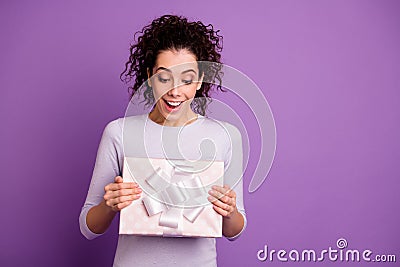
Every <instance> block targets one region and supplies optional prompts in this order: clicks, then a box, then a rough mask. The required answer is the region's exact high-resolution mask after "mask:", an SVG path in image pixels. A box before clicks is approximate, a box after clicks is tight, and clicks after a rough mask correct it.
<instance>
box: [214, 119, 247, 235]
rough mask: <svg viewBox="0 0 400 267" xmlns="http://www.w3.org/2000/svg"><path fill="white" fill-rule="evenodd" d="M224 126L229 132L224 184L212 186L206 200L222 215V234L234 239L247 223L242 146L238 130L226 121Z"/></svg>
mask: <svg viewBox="0 0 400 267" xmlns="http://www.w3.org/2000/svg"><path fill="white" fill-rule="evenodd" d="M225 126H226V132H227V133H228V134H229V136H228V138H227V140H230V143H229V150H228V152H227V155H226V159H225V165H226V167H225V174H224V180H225V182H224V183H225V185H224V186H223V187H221V186H213V187H212V190H210V191H209V194H210V196H209V198H208V200H209V201H210V202H212V204H213V208H214V210H215V211H216V212H218V213H219V214H220V215H222V216H223V222H222V233H223V235H224V236H225V237H227V238H228V239H229V240H234V239H236V238H237V237H239V236H240V234H241V233H242V232H243V230H244V229H245V228H246V224H247V220H246V213H245V210H244V203H243V179H242V176H243V167H242V166H243V148H242V136H241V134H240V131H239V130H238V129H237V128H236V127H235V126H233V125H231V124H228V123H226V124H225ZM232 188H234V190H233V189H232Z"/></svg>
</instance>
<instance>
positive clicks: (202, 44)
mask: <svg viewBox="0 0 400 267" xmlns="http://www.w3.org/2000/svg"><path fill="white" fill-rule="evenodd" d="M218 33H219V30H214V27H213V25H211V24H209V25H207V26H205V25H204V24H203V23H202V22H201V21H196V22H188V20H187V18H185V17H182V16H176V15H164V16H161V17H159V18H157V19H155V20H153V21H152V22H151V24H149V25H147V26H145V27H144V28H143V29H142V30H141V31H138V32H136V33H135V34H134V39H136V35H137V34H139V35H140V36H139V38H138V39H137V42H136V43H135V44H133V45H131V46H130V49H129V51H130V56H129V59H128V61H127V62H126V63H125V70H124V71H123V72H122V73H121V75H120V79H121V80H122V81H124V82H125V83H129V82H130V81H131V80H132V79H134V83H133V85H132V86H129V87H128V91H129V93H130V96H131V97H133V96H134V95H135V94H137V93H138V92H139V91H141V90H142V89H143V90H144V92H143V96H144V98H145V100H144V101H146V106H148V105H150V106H151V105H153V104H154V96H153V92H152V89H151V87H150V86H149V84H148V83H147V79H148V76H147V69H149V70H150V75H153V73H152V70H153V67H154V65H155V62H156V59H157V56H158V54H159V53H160V52H162V51H166V50H180V49H187V50H188V51H190V52H191V53H193V54H194V55H195V57H196V61H198V67H199V77H201V75H203V73H204V78H203V80H204V81H207V82H203V83H202V86H201V88H200V89H199V90H197V91H196V94H195V97H194V99H193V101H192V109H193V110H194V111H195V112H197V113H199V114H201V115H205V112H206V108H207V105H208V104H209V103H210V101H211V99H210V97H209V94H210V89H212V88H213V87H214V86H215V85H216V89H217V90H221V91H223V92H225V90H224V89H223V88H222V85H221V84H222V75H223V73H222V71H221V69H222V65H221V54H220V52H221V51H222V41H223V37H222V36H221V35H219V34H218ZM199 61H200V62H199ZM201 61H208V62H212V63H207V64H202V62H201ZM143 83H145V85H144V86H143ZM139 93H140V92H139ZM142 102H143V101H142Z"/></svg>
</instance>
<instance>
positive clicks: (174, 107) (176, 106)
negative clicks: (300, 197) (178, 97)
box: [163, 98, 183, 111]
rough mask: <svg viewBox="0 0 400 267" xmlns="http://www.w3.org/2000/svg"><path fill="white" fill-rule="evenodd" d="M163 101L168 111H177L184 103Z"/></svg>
mask: <svg viewBox="0 0 400 267" xmlns="http://www.w3.org/2000/svg"><path fill="white" fill-rule="evenodd" d="M163 101H164V103H165V106H166V108H167V110H168V111H177V110H178V109H179V108H180V106H181V104H182V103H183V101H167V100H165V99H164V98H163Z"/></svg>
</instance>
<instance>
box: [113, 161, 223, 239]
mask: <svg viewBox="0 0 400 267" xmlns="http://www.w3.org/2000/svg"><path fill="white" fill-rule="evenodd" d="M223 175H224V162H223V161H195V162H192V161H187V160H169V159H168V160H167V159H157V158H135V157H125V159H124V166H123V174H122V177H123V180H124V182H137V183H138V184H139V186H140V188H141V189H142V194H141V197H140V199H138V200H135V201H133V202H132V204H131V205H129V206H127V207H125V208H124V209H122V210H121V212H120V227H119V233H120V234H132V235H153V236H171V237H221V236H222V216H221V215H219V214H218V213H217V212H216V211H215V210H214V209H213V207H212V204H211V203H210V202H209V201H208V200H207V197H208V196H209V195H208V191H209V190H210V189H211V186H213V185H220V186H222V184H223Z"/></svg>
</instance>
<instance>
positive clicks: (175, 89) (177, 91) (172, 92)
mask: <svg viewBox="0 0 400 267" xmlns="http://www.w3.org/2000/svg"><path fill="white" fill-rule="evenodd" d="M168 95H169V96H172V97H178V96H179V95H180V89H179V84H177V83H174V87H173V88H172V89H171V90H169V91H168Z"/></svg>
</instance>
